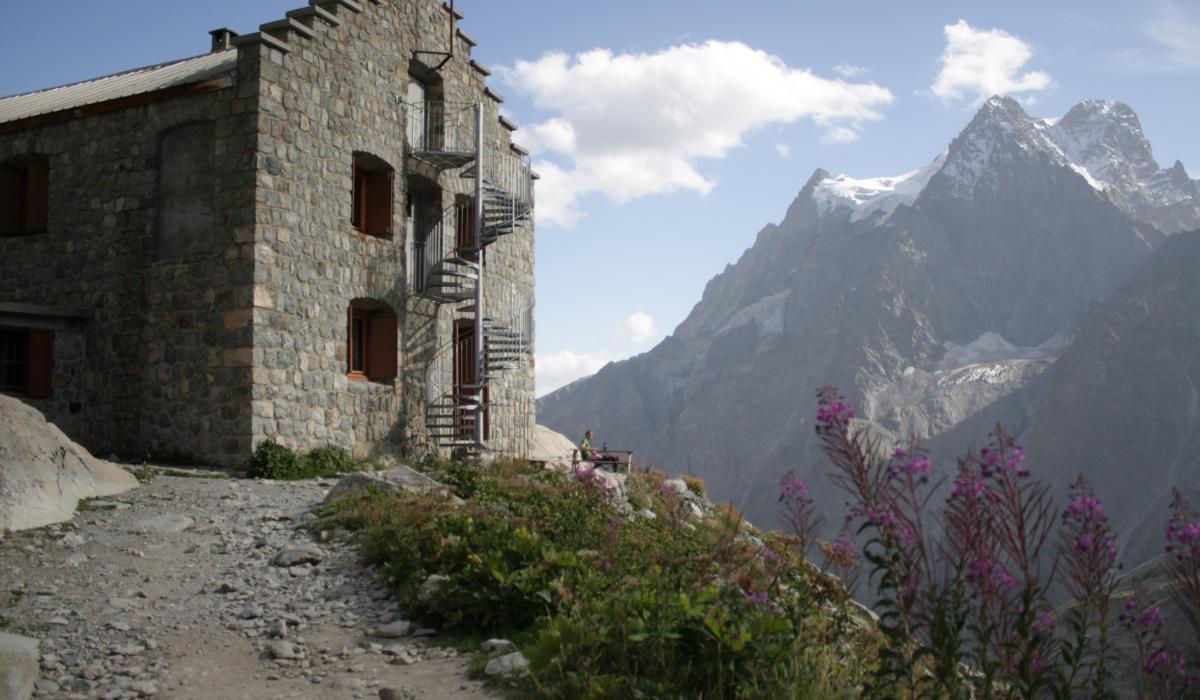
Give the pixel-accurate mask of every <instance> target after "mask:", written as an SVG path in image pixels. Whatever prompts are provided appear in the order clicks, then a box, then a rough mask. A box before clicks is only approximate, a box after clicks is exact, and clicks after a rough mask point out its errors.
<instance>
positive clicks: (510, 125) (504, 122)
mask: <svg viewBox="0 0 1200 700" xmlns="http://www.w3.org/2000/svg"><path fill="white" fill-rule="evenodd" d="M500 126H502V127H504V128H505V129H508V130H509V131H516V130H517V123H516V122H514V121H513V120H511V119H509V118H508V117H506V116H504V115H503V114H501V115H500Z"/></svg>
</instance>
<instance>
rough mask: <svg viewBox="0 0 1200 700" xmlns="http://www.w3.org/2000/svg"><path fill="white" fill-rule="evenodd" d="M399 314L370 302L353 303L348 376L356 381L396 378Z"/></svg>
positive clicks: (348, 343) (349, 337)
mask: <svg viewBox="0 0 1200 700" xmlns="http://www.w3.org/2000/svg"><path fill="white" fill-rule="evenodd" d="M396 348H397V343H396V314H395V313H393V312H392V310H391V309H390V308H388V306H387V305H386V304H384V303H382V302H377V301H371V300H369V299H364V300H355V301H354V302H353V303H351V304H350V314H349V323H348V325H347V333H346V373H347V374H348V375H350V377H351V378H353V379H370V380H377V381H386V380H390V379H395V378H396Z"/></svg>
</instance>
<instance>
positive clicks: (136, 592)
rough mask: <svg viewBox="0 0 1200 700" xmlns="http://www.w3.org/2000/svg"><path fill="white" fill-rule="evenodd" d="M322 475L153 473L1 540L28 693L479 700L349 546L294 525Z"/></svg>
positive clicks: (12, 628) (11, 625)
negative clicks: (29, 665) (32, 649)
mask: <svg viewBox="0 0 1200 700" xmlns="http://www.w3.org/2000/svg"><path fill="white" fill-rule="evenodd" d="M332 485H333V482H332V481H301V482H271V481H250V480H239V479H201V478H182V477H174V476H162V475H159V476H155V477H154V478H151V479H149V480H147V481H146V482H145V483H143V484H142V486H140V487H139V488H137V489H135V490H133V491H129V492H126V493H124V494H121V495H120V496H116V497H112V498H110V499H106V500H102V501H92V502H91V503H88V504H85V505H84V507H83V508H81V511H80V512H79V514H78V515H77V516H76V517H75V519H74V520H73V521H71V522H69V523H64V524H61V525H54V526H50V527H47V528H42V529H38V530H28V531H23V532H17V533H9V534H8V535H6V536H5V537H4V539H3V540H2V541H0V630H3V631H6V632H13V633H16V634H21V635H26V636H29V637H34V638H36V639H38V640H40V642H41V649H40V651H41V657H40V662H41V669H42V670H41V679H40V680H39V681H38V684H37V689H36V691H35V696H39V697H54V698H136V697H147V696H153V697H167V698H204V699H206V700H209V699H212V698H368V697H382V698H385V699H386V698H484V697H495V694H494V693H492V692H490V691H488V690H487V689H485V688H484V686H483V684H482V683H481V682H479V681H476V680H472V679H469V678H468V677H467V675H466V666H467V660H466V658H465V657H461V656H459V654H458V653H457V652H456V651H454V650H453V649H443V648H438V647H436V646H433V645H431V644H429V643H428V642H427V641H426V640H425V639H424V637H425V636H427V635H428V634H430V633H431V632H432V631H431V630H418V629H415V626H413V625H409V624H408V623H407V622H404V620H403V606H402V605H400V604H398V603H397V602H396V601H395V600H393V599H392V598H391V597H390V596H389V595H388V593H387V591H385V590H384V589H383V588H382V587H380V586H379V585H377V584H376V582H375V579H374V576H373V574H372V572H371V571H369V570H367V569H364V568H363V567H361V566H360V565H359V563H358V562H357V559H356V555H355V552H354V550H353V548H352V547H349V546H347V545H346V544H344V543H331V542H320V543H318V542H314V541H313V538H312V536H311V535H310V534H309V533H308V531H306V530H304V529H302V528H301V527H300V526H301V525H303V524H304V523H305V522H307V521H308V520H310V519H312V518H313V516H312V515H311V513H310V509H311V508H313V507H314V506H315V505H316V504H318V503H320V501H321V499H322V498H324V496H325V494H326V492H327V491H328V490H329V488H330V487H331V486H332Z"/></svg>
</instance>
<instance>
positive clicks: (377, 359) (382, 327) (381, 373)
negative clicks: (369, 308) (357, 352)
mask: <svg viewBox="0 0 1200 700" xmlns="http://www.w3.org/2000/svg"><path fill="white" fill-rule="evenodd" d="M369 321H370V324H371V327H370V330H369V331H368V333H367V337H368V339H369V340H368V342H369V343H370V347H368V348H367V378H368V379H395V378H396V316H395V314H372V315H371V316H370V318H369Z"/></svg>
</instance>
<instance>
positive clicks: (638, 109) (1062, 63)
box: [0, 0, 1200, 391]
mask: <svg viewBox="0 0 1200 700" xmlns="http://www.w3.org/2000/svg"><path fill="white" fill-rule="evenodd" d="M302 4H303V2H302V0H255V1H254V2H246V1H245V0H242V1H240V2H235V1H233V0H203V1H200V0H194V1H191V2H181V1H177V0H172V1H170V2H163V1H162V0H154V1H151V0H112V1H110V2H105V3H96V2H86V1H84V0H72V1H70V2H67V1H64V0H40V2H37V3H13V4H12V5H11V7H7V8H6V9H5V10H4V17H5V22H4V29H3V35H4V36H3V38H4V40H3V41H2V42H0V65H4V66H6V69H5V70H4V71H3V73H2V74H0V94H2V95H7V94H13V93H18V92H25V91H29V90H35V89H40V88H43V87H48V86H52V85H59V84H63V83H67V82H73V81H77V80H83V79H87V78H90V77H95V76H98V75H103V74H107V73H112V72H115V71H119V70H124V69H128V68H132V67H136V66H141V65H147V64H152V63H157V62H161V61H166V60H171V59H175V58H181V57H184V56H190V55H196V54H200V53H204V52H205V51H206V50H207V49H208V35H207V31H208V30H209V29H213V28H216V27H220V26H229V27H231V28H233V29H234V30H236V31H239V32H243V33H245V32H250V31H254V29H255V28H256V27H257V25H258V24H260V23H262V22H266V21H271V20H274V19H278V18H280V17H282V16H283V14H284V12H285V11H286V10H289V9H292V8H294V7H296V6H299V5H302ZM457 6H458V8H459V10H460V11H462V12H463V13H464V14H465V15H466V19H465V20H464V21H463V23H462V25H461V26H462V28H463V29H464V30H465V31H466V32H468V33H469V34H471V35H472V36H473V37H474V38H475V39H476V40H478V41H479V46H477V47H476V48H475V50H474V57H475V58H476V59H478V60H480V61H481V62H482V63H484V64H486V65H488V66H489V67H491V68H492V69H493V70H494V71H495V75H493V76H492V79H491V82H492V84H493V86H494V87H495V88H496V89H497V90H498V91H499V92H500V93H501V94H503V95H504V96H505V97H506V98H507V100H506V102H505V103H504V109H505V111H506V113H507V114H508V115H509V116H510V117H512V118H513V119H514V120H515V121H516V122H517V123H518V124H520V125H521V126H522V129H521V130H519V131H518V132H516V134H515V138H516V140H517V141H518V142H519V143H525V144H527V145H530V146H534V147H535V149H534V158H535V160H536V161H537V162H538V167H539V169H540V170H541V171H542V172H543V174H544V175H545V176H546V177H545V178H544V179H543V181H542V182H541V183H540V188H539V210H538V230H537V251H536V255H537V271H536V274H537V305H538V306H537V309H538V317H537V322H538V373H539V390H540V391H545V390H546V389H549V388H553V387H554V386H557V385H559V384H561V383H564V382H565V381H568V380H570V379H573V378H576V377H578V376H582V375H583V374H586V373H589V372H591V371H594V370H595V369H597V368H598V367H599V366H600V365H602V364H603V363H604V362H606V361H609V360H613V359H619V358H622V357H627V356H629V355H631V354H635V353H637V352H642V351H645V350H647V349H649V348H650V347H652V346H653V344H654V343H655V342H657V341H658V340H659V339H661V338H662V337H663V336H665V335H666V334H668V333H670V332H671V330H673V329H674V327H675V326H676V325H677V324H678V323H679V322H680V321H681V320H683V318H684V317H685V316H686V314H687V313H688V311H689V310H690V309H691V307H692V306H693V305H694V304H695V303H696V301H697V300H698V299H699V298H700V295H701V293H702V292H703V289H704V284H705V283H706V282H707V281H708V280H709V279H710V278H711V277H712V276H713V275H715V274H716V273H718V272H720V271H721V270H722V269H723V268H724V267H725V265H726V264H729V263H732V262H734V261H735V260H736V259H737V257H738V256H739V255H740V254H741V252H742V251H743V250H745V249H746V248H747V247H748V246H749V245H750V244H752V243H753V241H754V236H755V235H756V234H757V232H758V231H759V230H760V229H761V228H762V227H763V226H764V225H765V224H767V223H768V222H777V221H778V220H779V219H780V218H781V217H782V215H783V212H784V210H785V209H786V208H787V205H788V204H789V203H790V202H791V200H792V198H793V197H794V196H795V194H796V192H797V191H798V190H799V189H800V187H801V186H802V185H803V184H804V182H805V180H807V179H808V177H809V175H810V174H811V173H812V171H813V170H814V169H815V168H817V167H823V168H825V169H826V170H828V171H830V172H831V173H834V174H837V173H839V172H846V173H849V174H851V175H853V176H856V177H872V176H882V175H896V174H900V173H903V172H906V171H909V170H912V169H915V168H917V167H919V166H921V165H924V164H925V163H927V162H928V161H929V160H931V159H932V158H933V157H934V156H935V155H937V153H938V152H940V151H941V150H942V149H943V148H945V147H946V145H947V144H948V142H949V141H950V139H952V138H953V137H954V136H955V135H956V134H957V133H958V131H959V130H960V129H961V128H962V127H963V126H964V125H965V124H966V122H967V121H968V120H969V119H970V117H971V114H972V112H973V109H974V107H975V106H976V104H977V103H978V101H979V99H981V97H986V94H985V93H989V92H1005V93H1008V94H1012V95H1013V96H1014V97H1017V98H1018V99H1020V100H1022V102H1023V103H1025V104H1026V109H1027V110H1028V111H1029V112H1030V113H1032V114H1035V115H1037V116H1057V115H1060V114H1062V113H1063V112H1065V111H1066V110H1067V109H1069V108H1070V107H1071V106H1072V105H1073V104H1075V103H1076V102H1078V101H1079V100H1081V99H1085V98H1093V97H1094V98H1106V99H1117V100H1121V101H1124V102H1127V103H1128V104H1129V105H1130V106H1132V107H1133V108H1134V110H1135V111H1137V112H1138V114H1139V116H1140V117H1141V119H1142V125H1143V128H1144V130H1145V132H1146V134H1147V136H1148V137H1149V138H1150V141H1151V143H1152V144H1153V145H1154V147H1155V155H1156V156H1157V158H1158V160H1159V162H1160V164H1162V165H1166V166H1169V165H1170V164H1171V163H1172V162H1174V161H1175V160H1176V159H1179V160H1181V161H1183V163H1184V165H1185V166H1186V167H1188V169H1189V172H1190V173H1191V175H1192V177H1200V140H1198V139H1197V138H1196V127H1195V124H1196V123H1200V89H1198V88H1200V4H1198V3H1195V2H1182V1H1179V0H1176V1H1174V2H1172V1H1168V0H1149V1H1148V2H1145V3H1127V2H1098V1H1096V0H1092V1H1090V2H1074V1H1071V2H1055V3H1047V2H1038V3H1034V2H1006V3H964V2H923V3H904V4H903V6H901V4H900V3H883V2H863V3H854V4H852V5H850V4H846V3H799V2H794V1H789V2H784V1H777V2H766V1H753V0H747V1H744V2H741V3H737V4H736V5H735V4H733V3H727V2H705V3H698V2H695V1H694V0H690V1H687V2H684V1H676V0H657V1H656V2H644V0H643V1H641V2H631V1H626V0H606V1H605V2H593V3H582V2H563V1H562V0H554V1H551V0H521V1H520V2H515V1H505V0H459V2H458V3H457ZM850 7H853V9H850ZM558 54H561V56H559V55H558Z"/></svg>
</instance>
